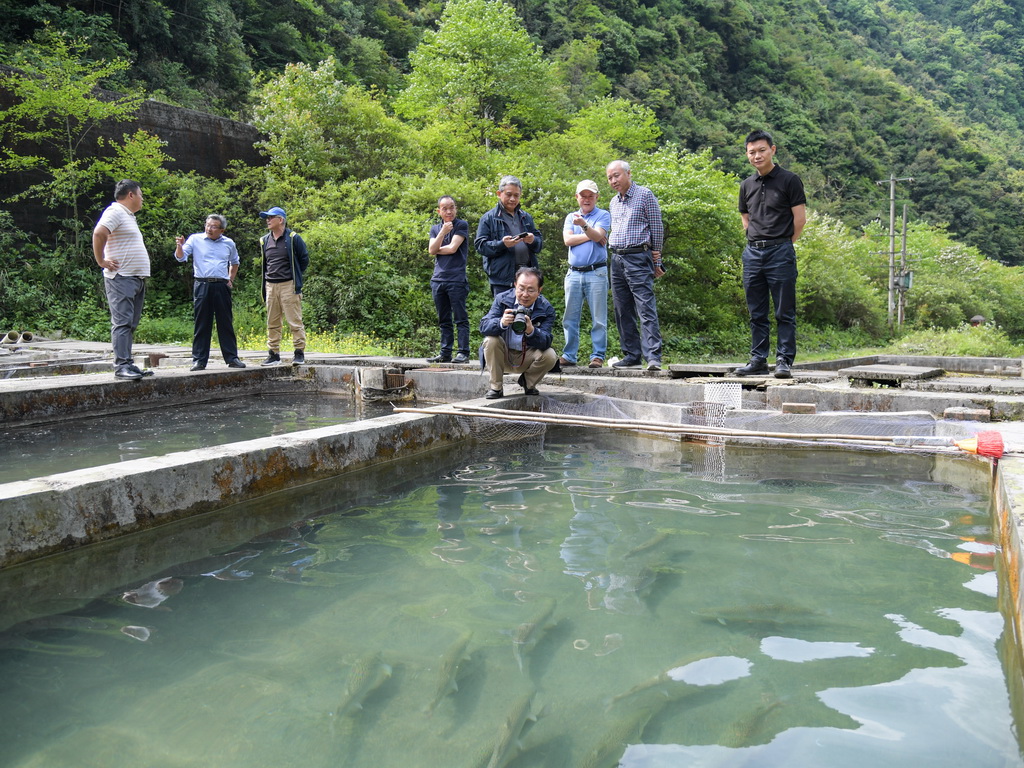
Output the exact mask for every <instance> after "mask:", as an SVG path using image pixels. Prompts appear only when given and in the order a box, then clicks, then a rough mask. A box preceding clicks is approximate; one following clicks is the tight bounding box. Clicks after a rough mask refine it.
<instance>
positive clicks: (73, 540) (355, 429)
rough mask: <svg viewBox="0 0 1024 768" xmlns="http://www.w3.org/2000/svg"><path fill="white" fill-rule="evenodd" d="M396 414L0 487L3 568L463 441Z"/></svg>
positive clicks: (458, 428)
mask: <svg viewBox="0 0 1024 768" xmlns="http://www.w3.org/2000/svg"><path fill="white" fill-rule="evenodd" d="M466 434H467V432H466V427H465V425H464V424H463V423H461V422H460V420H459V419H457V418H454V417H437V416H417V415H394V416H385V417H382V418H379V419H373V420H371V421H364V422H355V423H347V424H342V425H338V426H332V427H322V428H320V429H313V430H307V431H304V432H294V433H290V434H287V435H277V436H274V437H266V438H260V439H256V440H248V441H245V442H241V443H230V444H227V445H222V446H217V447H213V448H202V449H198V450H193V451H185V452H181V453H172V454H167V455H165V456H156V457H151V458H144V459H136V460H134V461H127V462H123V463H120V464H116V465H110V464H108V465H103V466H100V467H95V468H90V469H81V470H76V471H73V472H67V473H64V474H59V475H50V476H48V477H42V478H36V479H34V480H25V481H19V482H13V483H6V484H3V485H0V520H2V521H3V522H2V525H0V569H3V568H7V567H9V566H13V565H17V564H20V563H24V562H28V561H30V560H34V559H38V558H41V557H45V556H47V555H51V554H56V553H59V552H65V551H68V550H70V549H73V548H76V547H79V546H85V545H87V544H93V543H97V542H103V541H107V540H109V539H112V538H116V537H118V536H122V535H125V534H129V533H133V532H136V531H140V530H144V529H147V528H151V527H155V526H159V525H162V524H164V523H167V522H171V521H174V520H179V519H182V518H186V517H191V516H194V515H200V514H204V513H206V512H210V511H213V510H216V509H219V508H221V507H224V506H227V505H230V504H235V503H237V502H240V501H246V500H249V499H255V498H258V497H260V496H264V495H266V494H269V493H272V492H274V491H278V490H284V489H288V488H294V487H297V486H300V485H304V484H307V483H312V482H315V481H317V480H321V479H324V478H327V477H331V476H334V475H339V474H343V473H346V472H350V471H354V470H359V469H363V468H365V467H368V466H371V465H373V464H378V463H381V462H382V461H387V460H390V459H397V458H403V457H408V456H413V455H415V454H417V453H421V452H424V451H428V450H434V449H436V448H439V447H442V446H445V445H449V444H452V443H455V442H459V441H461V440H463V439H465V437H466Z"/></svg>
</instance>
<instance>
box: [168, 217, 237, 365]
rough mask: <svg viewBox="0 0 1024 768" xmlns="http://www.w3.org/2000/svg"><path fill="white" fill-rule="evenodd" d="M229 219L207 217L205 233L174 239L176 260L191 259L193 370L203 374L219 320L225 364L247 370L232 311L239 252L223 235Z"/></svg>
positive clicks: (233, 243)
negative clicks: (239, 353) (192, 276)
mask: <svg viewBox="0 0 1024 768" xmlns="http://www.w3.org/2000/svg"><path fill="white" fill-rule="evenodd" d="M227 226H228V220H227V219H225V218H224V217H223V216H221V215H220V214H219V213H211V214H210V215H209V216H207V217H206V231H205V232H197V233H195V234H194V235H190V236H189V238H188V239H187V240H186V239H185V238H184V237H182V236H181V235H178V236H177V237H176V238H174V242H175V249H174V258H175V259H177V260H178V261H180V262H185V261H186V260H187V259H188V257H189V256H191V257H192V268H193V270H194V271H195V283H194V286H193V289H192V299H193V304H192V315H193V317H194V318H195V332H194V333H193V335H192V368H191V369H190V370H193V371H201V370H203V369H205V368H206V363H207V362H208V360H209V359H210V337H211V336H212V334H213V322H214V320H216V321H217V340H218V341H219V342H220V352H221V354H222V355H223V356H224V362H225V363H227V364H228V366H229V367H231V368H245V363H243V362H242V361H241V360H239V359H238V342H237V341H236V340H235V328H234V319H233V316H232V310H231V290H232V288H234V285H235V275H237V274H238V249H237V248H236V247H235V241H234V240H232V239H231V238H230V237H225V236H224V230H225V229H227Z"/></svg>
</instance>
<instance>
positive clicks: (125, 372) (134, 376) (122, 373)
mask: <svg viewBox="0 0 1024 768" xmlns="http://www.w3.org/2000/svg"><path fill="white" fill-rule="evenodd" d="M114 377H115V378H118V379H130V380H132V381H138V380H139V379H141V378H142V374H141V373H136V372H135V371H133V370H132V369H131V368H129V367H128V366H127V365H126V366H124V367H122V368H118V369H117V370H116V371H114Z"/></svg>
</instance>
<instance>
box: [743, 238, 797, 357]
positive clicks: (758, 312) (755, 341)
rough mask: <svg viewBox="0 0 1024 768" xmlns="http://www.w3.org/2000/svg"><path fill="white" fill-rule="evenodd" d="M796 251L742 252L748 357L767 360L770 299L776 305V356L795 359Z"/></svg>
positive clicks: (782, 247)
mask: <svg viewBox="0 0 1024 768" xmlns="http://www.w3.org/2000/svg"><path fill="white" fill-rule="evenodd" d="M796 274H797V273H796V249H795V248H793V244H792V243H779V244H778V245H770V246H768V247H767V248H754V247H752V246H750V245H747V247H746V248H744V249H743V291H744V293H745V294H746V296H747V311H748V312H749V313H750V336H751V342H750V357H751V359H753V358H757V359H760V360H767V359H768V352H769V351H770V349H771V346H770V344H771V338H770V336H769V333H770V323H771V318H770V316H769V314H768V312H769V309H770V308H769V305H768V302H769V299H770V300H771V301H772V302H773V303H774V304H775V321H776V324H777V327H778V341H777V342H776V344H775V356H776V357H777V358H779V359H780V360H781V359H784V360H785V361H786V362H787V363H790V364H791V365H792V363H793V361H794V360H795V359H796Z"/></svg>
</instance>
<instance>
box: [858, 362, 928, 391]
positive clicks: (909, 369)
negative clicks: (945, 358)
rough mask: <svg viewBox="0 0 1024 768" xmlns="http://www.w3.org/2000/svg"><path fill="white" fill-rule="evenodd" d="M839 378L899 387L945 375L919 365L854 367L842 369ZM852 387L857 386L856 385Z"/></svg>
mask: <svg viewBox="0 0 1024 768" xmlns="http://www.w3.org/2000/svg"><path fill="white" fill-rule="evenodd" d="M838 373H839V375H840V376H848V377H849V378H850V381H851V382H858V383H866V384H892V385H895V386H897V387H898V386H900V385H902V383H903V382H904V381H917V380H921V379H934V378H935V377H937V376H941V375H942V374H944V373H945V371H944V370H942V369H941V368H928V367H925V366H919V365H883V364H876V365H855V366H853V367H852V368H842V369H840V370H839V371H838ZM854 386H857V385H856V384H855V385H854Z"/></svg>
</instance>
